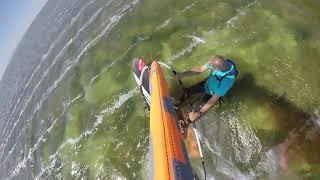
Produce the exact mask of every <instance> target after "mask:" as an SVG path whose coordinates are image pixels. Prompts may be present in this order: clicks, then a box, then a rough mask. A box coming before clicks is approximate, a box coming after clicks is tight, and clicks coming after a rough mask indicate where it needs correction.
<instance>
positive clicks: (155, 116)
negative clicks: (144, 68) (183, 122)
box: [149, 61, 194, 180]
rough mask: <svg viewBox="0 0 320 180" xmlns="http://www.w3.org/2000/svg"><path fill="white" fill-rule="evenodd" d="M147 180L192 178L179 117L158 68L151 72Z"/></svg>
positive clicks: (156, 65) (155, 64) (158, 66)
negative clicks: (148, 167)
mask: <svg viewBox="0 0 320 180" xmlns="http://www.w3.org/2000/svg"><path fill="white" fill-rule="evenodd" d="M149 73H150V75H149V76H150V88H151V106H150V166H151V167H150V178H149V179H155V180H158V179H159V180H174V179H186V180H188V179H190V180H191V179H194V178H193V173H192V168H191V165H190V161H189V157H188V154H187V149H186V146H185V143H184V137H183V135H182V134H181V133H180V129H179V125H178V116H177V113H176V111H175V109H174V105H173V102H172V100H171V97H170V95H169V91H168V87H167V83H166V81H165V79H164V76H163V72H162V70H161V67H160V65H159V64H158V63H157V62H156V61H154V62H153V63H152V65H151V69H150V72H149Z"/></svg>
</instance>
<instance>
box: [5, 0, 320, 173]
mask: <svg viewBox="0 0 320 180" xmlns="http://www.w3.org/2000/svg"><path fill="white" fill-rule="evenodd" d="M319 10H320V1H315V0H281V1H276V0H261V1H258V0H257V1H253V0H224V1H220V0H198V1H193V0H175V1H169V0H162V1H156V0H148V1H147V0H140V1H139V0H136V1H131V0H120V1H119V0H92V1H85V0H79V1H68V2H66V1H62V0H59V1H53V0H49V1H48V2H47V4H46V5H45V7H44V8H43V9H42V11H41V12H40V14H39V15H38V16H37V18H36V19H35V21H34V22H33V24H32V25H31V26H30V28H29V30H28V32H27V33H26V35H25V37H24V39H23V40H22V42H21V43H20V45H19V47H18V48H17V50H16V53H15V55H14V56H13V59H12V61H11V63H10V65H9V67H8V69H7V71H6V73H5V76H4V78H3V80H2V81H1V91H2V93H1V103H0V104H1V116H0V117H1V122H0V125H1V138H0V139H1V146H0V159H1V165H0V166H1V168H0V177H1V179H6V178H8V179H147V178H148V166H149V161H148V150H149V147H148V140H149V139H148V136H149V126H148V115H147V114H146V113H145V110H144V103H143V100H142V98H141V96H140V95H139V91H138V89H137V88H136V84H135V82H134V79H133V76H132V70H131V61H132V59H133V58H136V57H142V56H143V57H144V58H145V59H147V60H148V62H150V63H151V62H152V60H154V59H156V60H161V61H163V62H166V63H167V64H169V65H171V66H172V67H174V68H175V69H176V70H177V71H184V70H188V69H190V68H191V67H193V66H200V65H203V64H204V63H206V62H207V61H208V59H209V58H210V57H211V56H212V55H215V54H220V55H224V56H226V57H228V58H231V59H233V60H234V61H235V62H236V64H237V67H238V70H239V76H238V78H237V81H236V83H235V85H234V87H233V88H232V89H231V90H230V92H229V93H228V94H227V95H226V97H225V98H224V103H223V104H222V105H221V106H220V105H218V104H217V105H216V106H215V107H214V108H213V109H211V110H210V111H209V112H208V113H206V114H205V115H204V116H203V117H202V118H201V120H200V121H199V122H197V126H198V128H199V131H200V134H201V145H202V147H203V150H204V156H205V162H206V169H207V175H208V179H318V178H320V151H319V150H318V146H317V145H318V144H319V143H320V138H319V132H320V131H319V129H320V115H319V108H320V98H319V97H320V83H319V77H318V76H319V75H320V61H319V59H318V57H320V31H319V29H320V12H319ZM164 72H165V74H166V77H167V80H168V84H169V85H170V90H171V94H172V95H173V96H174V97H179V96H180V95H181V93H182V91H181V87H180V86H179V84H178V83H177V82H176V80H175V79H174V78H172V76H170V72H169V71H167V70H164ZM207 75H208V74H204V75H202V76H199V77H194V78H188V79H183V83H184V85H185V86H191V85H192V84H195V83H197V82H199V81H201V80H202V79H204V78H205V77H206V76H207ZM192 101H195V103H196V101H197V99H196V97H193V99H192ZM192 164H193V167H194V169H195V170H196V171H197V172H198V174H199V175H200V176H203V174H202V169H201V164H200V162H198V161H197V160H193V161H192Z"/></svg>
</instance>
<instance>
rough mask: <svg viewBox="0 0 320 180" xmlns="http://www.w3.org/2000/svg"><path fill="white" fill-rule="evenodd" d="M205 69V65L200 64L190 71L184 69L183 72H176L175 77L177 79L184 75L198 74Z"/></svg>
mask: <svg viewBox="0 0 320 180" xmlns="http://www.w3.org/2000/svg"><path fill="white" fill-rule="evenodd" d="M207 69H208V68H207V67H206V66H205V65H204V66H201V67H194V68H192V69H191V70H190V71H184V72H181V73H177V77H178V78H179V79H182V78H184V77H190V76H194V75H198V74H201V73H202V72H204V71H205V70H207Z"/></svg>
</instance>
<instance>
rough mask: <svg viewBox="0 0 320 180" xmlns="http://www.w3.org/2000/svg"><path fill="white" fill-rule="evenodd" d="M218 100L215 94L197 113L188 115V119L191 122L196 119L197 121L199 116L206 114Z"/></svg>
mask: <svg viewBox="0 0 320 180" xmlns="http://www.w3.org/2000/svg"><path fill="white" fill-rule="evenodd" d="M219 98H220V96H218V95H217V94H213V95H212V97H211V98H210V99H209V100H208V101H207V102H206V103H205V104H204V105H203V106H202V107H201V108H200V110H199V111H198V112H190V113H189V119H190V120H191V121H195V120H196V119H198V118H199V117H200V116H201V114H202V113H205V112H207V111H208V110H209V109H210V108H211V107H212V106H213V105H214V103H215V102H216V101H217V100H218V99H219Z"/></svg>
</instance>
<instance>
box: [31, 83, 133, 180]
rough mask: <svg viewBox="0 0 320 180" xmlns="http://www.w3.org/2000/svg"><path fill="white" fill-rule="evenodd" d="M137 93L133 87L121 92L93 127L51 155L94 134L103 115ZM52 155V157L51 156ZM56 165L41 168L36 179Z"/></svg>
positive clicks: (68, 140)
mask: <svg viewBox="0 0 320 180" xmlns="http://www.w3.org/2000/svg"><path fill="white" fill-rule="evenodd" d="M136 93H137V89H132V90H130V91H128V92H127V93H124V94H120V95H119V97H118V99H117V100H116V101H115V102H114V104H113V105H112V106H111V107H108V108H106V109H103V110H101V111H100V112H99V113H98V116H96V121H95V123H94V125H93V127H92V128H91V129H88V130H86V131H84V132H82V133H81V134H80V135H79V136H78V137H76V138H68V139H67V140H66V141H65V142H64V143H63V144H62V145H61V146H60V147H59V148H58V150H57V151H56V152H55V154H53V155H51V156H53V157H57V155H58V153H59V152H60V151H61V150H62V149H63V148H64V147H65V146H67V145H75V144H77V143H78V142H80V141H81V140H82V139H83V138H84V137H88V136H89V135H92V134H94V133H95V132H96V130H97V127H98V126H99V125H100V124H101V123H102V122H103V117H104V116H106V115H111V114H112V113H114V111H115V110H116V109H118V108H120V107H121V106H122V105H123V104H124V103H125V102H127V101H128V100H129V99H130V98H131V97H133V96H134V95H135V94H136ZM51 156H50V157H51ZM53 167H54V166H52V165H51V166H48V167H46V168H44V169H42V170H41V172H40V173H39V174H38V175H37V176H36V179H39V178H41V176H42V175H43V174H44V173H45V172H46V171H48V170H49V169H50V168H53Z"/></svg>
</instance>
